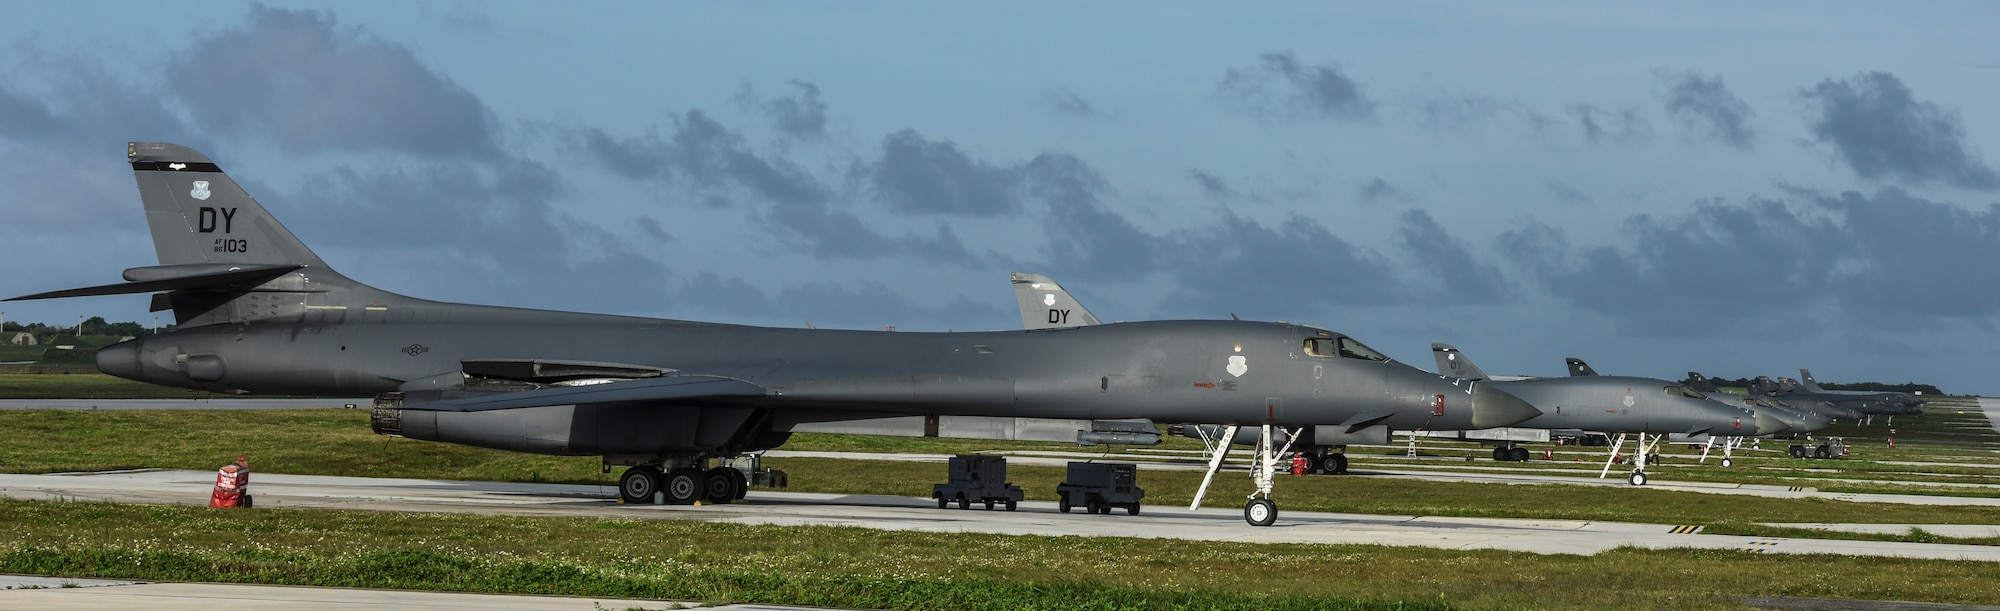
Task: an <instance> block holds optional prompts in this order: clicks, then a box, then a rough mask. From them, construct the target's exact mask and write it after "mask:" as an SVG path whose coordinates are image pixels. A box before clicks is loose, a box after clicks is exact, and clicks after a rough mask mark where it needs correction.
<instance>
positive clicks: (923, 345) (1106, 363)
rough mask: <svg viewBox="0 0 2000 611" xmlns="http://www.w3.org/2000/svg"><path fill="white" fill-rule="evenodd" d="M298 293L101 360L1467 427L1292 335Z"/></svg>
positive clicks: (228, 387)
mask: <svg viewBox="0 0 2000 611" xmlns="http://www.w3.org/2000/svg"><path fill="white" fill-rule="evenodd" d="M339 280H344V279H333V278H329V279H326V280H323V281H322V282H323V283H333V284H340V282H339ZM298 295H303V296H304V299H305V305H306V306H307V308H308V309H306V310H304V311H303V313H301V314H299V315H298V316H292V317H279V318H268V319H258V320H252V321H247V322H240V323H234V324H221V325H205V326H199V327H193V328H187V329H182V330H179V331H175V332H172V333H167V334H162V335H158V336H151V337H145V338H140V339H135V340H132V341H130V342H126V343H123V344H118V345H116V346H112V347H108V348H106V349H104V350H103V351H101V352H100V353H99V359H98V362H99V367H100V368H101V369H103V370H104V371H105V372H107V373H111V374H113V375H117V376H120V377H126V378H130V379H134V380H139V381H144V382H151V383H155V384H164V385H170V386H182V387H189V388H203V389H209V390H217V391H247V392H256V393H279V394H319V395H340V396H352V395H373V394H378V393H385V392H391V391H396V390H399V389H401V390H407V389H409V386H408V384H409V383H411V382H412V381H421V380H424V379H426V378H430V377H432V376H446V377H451V378H456V376H455V375H454V374H455V373H456V372H458V371H460V368H461V362H462V361H465V360H471V359H494V358H504V359H520V360H527V359H547V360H576V361H593V362H613V363H620V364H628V365H640V366H649V367H659V368H665V369H672V370H674V373H675V374H676V375H710V376H719V377H727V378H735V379H740V380H744V381H747V382H750V383H753V384H756V385H758V386H761V387H764V388H766V389H768V390H769V392H770V395H771V396H769V397H767V399H766V400H765V401H763V402H762V403H765V404H770V405H787V406H797V407H826V408H835V407H844V408H853V409H866V410H873V411H884V412H896V413H913V414H914V413H922V414H958V415H974V414H978V415H994V414H1000V413H1004V414H1006V415H1009V416H1017V417H1036V418H1101V419H1103V418H1152V419H1156V420H1159V419H1165V420H1167V421H1176V420H1182V419H1201V420H1205V421H1211V422H1224V423H1245V424H1251V423H1264V422H1270V423H1276V424H1309V423H1317V422H1339V421H1341V420H1343V419H1346V418H1348V417H1350V416H1352V415H1353V414H1355V413H1359V412H1362V411H1372V410H1383V409H1390V410H1394V411H1395V412H1396V414H1397V415H1396V416H1395V417H1393V418H1392V419H1391V423H1393V424H1394V425H1395V426H1412V427H1414V426H1423V425H1425V424H1426V423H1429V424H1430V425H1431V426H1432V427H1441V426H1445V425H1449V426H1451V427H1460V428H1466V427H1472V426H1473V425H1474V422H1473V418H1472V413H1471V410H1470V409H1468V408H1469V404H1470V403H1471V399H1472V397H1471V396H1470V394H1469V393H1468V392H1467V391H1466V390H1465V388H1464V387H1463V386H1454V385H1453V384H1451V383H1450V382H1449V381H1447V380H1444V379H1442V378H1439V377H1438V376H1435V375H1431V374H1429V373H1427V372H1424V371H1422V370H1419V369H1416V368H1413V367H1409V366H1407V365H1403V364H1401V363H1395V362H1378V361H1367V360H1359V359H1349V358H1329V357H1316V356H1309V355H1306V354H1305V353H1304V352H1303V350H1302V344H1303V342H1304V340H1306V339H1308V338H1312V337H1316V336H1319V335H1321V334H1323V333H1325V332H1324V331H1321V330H1318V329H1314V328H1310V327H1303V326H1298V325H1287V324H1277V323H1261V322H1241V321H1160V322H1133V323H1119V324H1109V325H1099V326H1094V327H1084V328H1072V329H1059V330H1048V331H996V332H968V333H913V332H882V331H846V330H825V329H788V328H768V327H751V326H741V325H728V324H714V323H700V322H688V321H678V320H663V319H652V318H637V317H625V316H611V315H598V314H580V313H569V312H554V311H544V310H527V309H515V308H502V307H491V306H476V305H463V304H450V303H441V302H432V301H424V300H418V299H412V298H408V297H401V296H395V295H392V294H388V293H384V292H381V291H375V290H372V289H367V288H365V287H361V288H357V289H350V290H345V291H328V292H323V293H303V294H290V296H291V297H296V296H298ZM336 301H337V302H338V303H336ZM370 304H377V305H370ZM336 312H337V313H338V314H335V313H336ZM332 318H338V319H339V320H338V322H331V319H332ZM1239 347H1240V351H1239ZM181 355H209V357H208V358H209V359H210V360H211V361H212V362H214V363H215V364H219V370H218V371H214V372H208V373H202V377H214V378H215V379H195V378H194V377H191V375H190V369H189V368H188V367H186V366H185V364H182V363H176V358H177V357H179V356H181ZM1231 357H1239V358H1240V359H1241V363H1242V365H1243V369H1242V373H1241V375H1233V374H1232V373H1231V372H1230V369H1231V367H1230V366H1231ZM217 374H219V375H217ZM1439 395H1443V396H1445V397H1446V399H1445V401H1446V407H1447V409H1446V410H1445V413H1444V414H1443V415H1438V414H1437V413H1436V410H1435V405H1434V401H1435V398H1436V397H1437V396H1439ZM1268 399H1277V401H1275V402H1272V401H1268ZM1496 426H1497V425H1496Z"/></svg>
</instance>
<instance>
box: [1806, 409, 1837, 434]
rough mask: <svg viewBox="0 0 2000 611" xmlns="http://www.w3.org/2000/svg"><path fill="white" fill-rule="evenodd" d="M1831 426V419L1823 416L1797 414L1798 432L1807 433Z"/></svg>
mask: <svg viewBox="0 0 2000 611" xmlns="http://www.w3.org/2000/svg"><path fill="white" fill-rule="evenodd" d="M1829 426H1833V419H1832V418H1828V417H1826V416H1825V415H1823V414H1815V413H1811V412H1807V413H1804V414H1799V430H1800V431H1804V432H1807V433H1811V432H1813V431H1817V430H1821V429H1824V428H1826V427H1829Z"/></svg>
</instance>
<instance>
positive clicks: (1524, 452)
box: [1513, 448, 1528, 462]
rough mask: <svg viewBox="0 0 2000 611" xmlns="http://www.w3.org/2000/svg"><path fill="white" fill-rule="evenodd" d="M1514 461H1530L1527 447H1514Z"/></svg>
mask: <svg viewBox="0 0 2000 611" xmlns="http://www.w3.org/2000/svg"><path fill="white" fill-rule="evenodd" d="M1513 454H1514V462H1528V449H1527V448H1514V452H1513Z"/></svg>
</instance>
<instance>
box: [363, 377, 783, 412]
mask: <svg viewBox="0 0 2000 611" xmlns="http://www.w3.org/2000/svg"><path fill="white" fill-rule="evenodd" d="M763 396H764V388H763V387H761V386H758V385H756V384H751V383H749V382H745V381H743V380H738V379H736V378H725V377H721V376H670V377H662V378H649V379H643V380H632V381H629V382H610V383H605V384H592V385H589V386H563V387H556V388H541V389H536V390H524V391H520V392H510V393H501V394H496V395H488V396H482V397H467V398H462V399H448V400H444V401H436V402H431V403H414V404H408V405H403V406H401V407H400V409H406V410H418V411H435V412H484V411H492V410H501V409H521V408H527V407H548V406H553V405H584V404H591V403H646V402H675V401H688V400H696V399H752V398H759V397H763Z"/></svg>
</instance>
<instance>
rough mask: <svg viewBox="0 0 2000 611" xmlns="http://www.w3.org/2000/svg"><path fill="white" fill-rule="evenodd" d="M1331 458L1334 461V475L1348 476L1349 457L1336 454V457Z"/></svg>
mask: <svg viewBox="0 0 2000 611" xmlns="http://www.w3.org/2000/svg"><path fill="white" fill-rule="evenodd" d="M1331 458H1332V459H1333V468H1332V471H1333V473H1334V475H1346V474H1347V455H1346V454H1335V455H1333V456H1332V457H1331Z"/></svg>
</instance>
